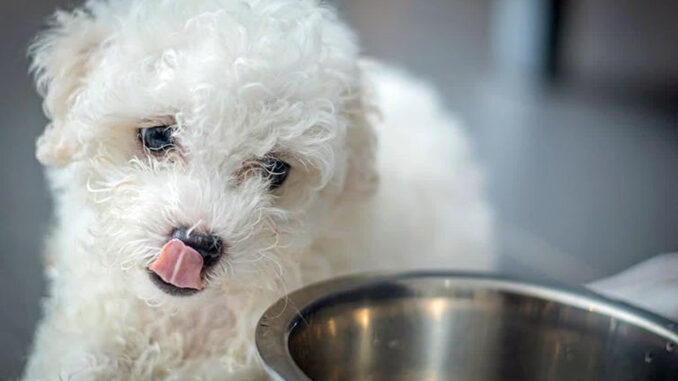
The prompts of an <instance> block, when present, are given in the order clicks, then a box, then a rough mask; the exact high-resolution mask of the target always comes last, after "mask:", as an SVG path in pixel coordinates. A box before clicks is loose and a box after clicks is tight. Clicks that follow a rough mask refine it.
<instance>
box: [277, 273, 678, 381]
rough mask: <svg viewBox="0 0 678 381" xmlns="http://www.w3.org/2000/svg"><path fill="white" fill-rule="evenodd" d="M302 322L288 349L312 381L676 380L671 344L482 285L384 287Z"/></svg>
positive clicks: (317, 306) (337, 299) (338, 301)
mask: <svg viewBox="0 0 678 381" xmlns="http://www.w3.org/2000/svg"><path fill="white" fill-rule="evenodd" d="M575 304H577V303H575ZM302 316H303V319H299V320H297V322H296V323H295V324H294V326H293V328H292V329H291V330H290V332H289V338H288V350H289V353H290V354H291V356H292V358H293V359H294V361H295V363H296V365H297V366H298V367H299V368H300V369H301V370H302V371H303V372H304V373H305V374H306V375H307V376H308V377H309V378H311V379H312V380H460V381H463V380H597V381H602V380H614V381H621V380H673V381H675V380H678V349H674V347H675V344H676V343H675V342H674V341H672V339H671V338H667V337H666V336H665V335H664V336H663V335H661V334H659V333H657V332H653V331H652V330H649V329H646V328H647V327H646V328H642V324H641V325H636V324H634V323H632V322H630V321H629V320H628V319H624V318H623V317H619V316H614V315H610V314H607V313H603V312H600V311H597V307H596V306H595V305H594V304H591V305H590V306H589V307H586V305H583V304H582V303H579V305H572V304H568V303H566V302H564V301H555V300H553V299H552V298H548V297H545V296H544V295H540V296H536V295H529V292H523V291H520V290H518V291H517V290H511V289H502V288H501V287H493V286H491V285H489V286H488V284H485V283H482V282H480V283H477V282H476V283H474V282H470V283H469V282H453V281H452V282H451V281H450V280H449V279H444V278H428V279H410V280H404V281H400V282H385V283H381V284H378V285H373V286H371V287H363V288H358V289H355V290H352V291H350V292H344V293H340V294H338V295H335V296H333V297H331V298H325V299H322V300H320V301H319V302H316V303H314V304H312V305H311V306H309V307H308V308H306V309H305V310H304V311H302ZM635 323H637V322H635Z"/></svg>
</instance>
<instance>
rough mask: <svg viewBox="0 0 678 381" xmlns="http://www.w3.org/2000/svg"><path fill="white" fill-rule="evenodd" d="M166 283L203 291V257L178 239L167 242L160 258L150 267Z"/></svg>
mask: <svg viewBox="0 0 678 381" xmlns="http://www.w3.org/2000/svg"><path fill="white" fill-rule="evenodd" d="M148 269H149V270H151V271H153V272H154V273H156V274H158V276H159V277H160V278H161V279H162V280H164V281H165V282H167V283H169V284H171V285H174V286H177V287H180V288H193V289H196V290H202V288H203V287H204V286H203V284H202V278H201V277H200V271H201V270H202V256H200V253H198V252H197V251H195V250H193V249H192V248H191V247H188V246H186V245H184V243H183V242H181V241H180V240H178V239H173V240H171V241H169V242H167V243H166V244H165V245H164V246H163V247H162V250H160V254H158V258H157V259H156V260H155V261H154V262H153V263H152V264H151V266H149V268H148Z"/></svg>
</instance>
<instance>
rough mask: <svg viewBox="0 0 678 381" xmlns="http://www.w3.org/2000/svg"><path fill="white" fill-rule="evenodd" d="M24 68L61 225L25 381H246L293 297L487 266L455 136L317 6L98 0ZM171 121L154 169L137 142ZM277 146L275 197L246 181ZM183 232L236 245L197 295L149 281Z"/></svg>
mask: <svg viewBox="0 0 678 381" xmlns="http://www.w3.org/2000/svg"><path fill="white" fill-rule="evenodd" d="M31 53H32V57H33V70H34V72H35V75H36V79H37V84H38V88H39V90H40V91H41V93H42V95H43V96H44V98H45V111H46V113H47V115H48V117H49V118H50V119H51V124H50V125H49V126H48V127H47V129H46V131H45V133H44V134H43V136H42V137H41V138H40V139H39V141H38V145H37V155H38V158H39V160H40V161H41V162H42V163H44V164H45V165H47V166H48V171H47V174H48V177H49V179H50V183H51V186H52V189H53V193H54V197H55V204H56V223H55V226H54V229H53V231H52V234H51V236H50V239H49V241H48V248H47V253H46V254H47V255H46V261H47V274H48V277H49V279H50V294H49V297H48V298H47V299H46V301H45V305H44V314H45V316H44V319H43V320H42V322H41V324H40V326H39V329H38V332H37V334H36V339H35V343H34V348H33V352H32V355H31V358H30V360H29V363H28V366H27V368H26V372H25V375H24V378H25V379H27V380H48V379H50V380H51V379H69V380H104V379H106V380H151V379H153V380H158V379H166V380H187V379H205V380H207V379H248V378H256V377H259V376H260V375H261V373H260V370H259V366H258V364H257V361H256V356H255V352H254V348H253V345H252V340H253V327H254V325H255V323H256V321H257V318H258V316H259V314H260V313H261V312H262V310H263V309H264V308H266V306H268V305H269V304H270V303H271V302H272V301H274V300H275V299H276V298H278V297H280V296H281V295H283V294H284V293H285V292H286V291H289V290H290V289H293V288H297V287H299V286H301V285H303V284H305V283H307V282H310V281H314V280H318V279H322V278H326V277H329V276H333V275H336V274H340V273H345V272H349V271H359V270H374V269H399V268H400V269H411V268H415V267H429V268H430V267H434V268H440V267H454V268H462V269H490V268H492V267H493V265H494V258H493V256H492V255H491V247H490V239H489V236H490V215H489V211H488V208H487V206H486V204H485V201H484V199H483V196H482V189H481V179H480V177H479V174H478V171H477V170H476V169H475V167H474V166H473V164H472V162H471V161H470V159H469V152H468V147H467V143H466V139H465V138H464V136H463V135H462V133H461V131H460V130H459V129H458V127H457V126H456V124H455V122H454V121H453V120H451V119H450V118H449V117H448V116H447V115H446V114H445V113H444V112H443V111H442V110H441V107H440V105H439V104H438V102H437V97H436V95H435V94H434V92H433V91H432V90H431V89H430V88H429V87H427V86H426V85H424V84H422V83H420V82H417V81H415V80H412V79H409V78H408V77H407V76H406V75H404V74H402V73H400V72H398V71H395V70H393V69H389V68H387V67H384V66H380V65H379V64H376V63H370V62H367V61H364V60H361V59H360V58H359V51H358V48H357V44H356V42H355V38H354V36H353V35H352V33H351V32H350V31H349V30H348V28H346V27H345V26H344V24H342V23H341V22H340V21H339V20H337V18H336V15H335V13H334V12H333V11H332V10H331V9H329V8H327V7H325V6H322V5H319V4H318V3H317V2H316V1H314V0H191V1H181V0H143V1H142V0H118V1H104V0H91V1H88V2H87V3H86V4H85V5H84V6H83V7H81V8H79V9H76V10H74V11H71V12H58V13H56V15H55V16H54V18H53V25H52V26H51V28H49V29H48V30H47V31H46V32H44V33H43V34H42V35H41V36H40V37H39V38H38V39H37V40H36V43H35V44H34V45H33V47H32V50H31ZM168 119H171V120H173V121H175V122H176V131H175V135H176V141H177V145H178V148H177V150H176V151H175V152H173V153H171V154H170V157H164V158H157V157H154V156H151V155H148V154H147V153H146V152H145V151H144V150H143V149H142V147H141V146H140V143H139V140H138V138H137V130H138V128H139V127H140V126H144V125H149V124H150V125H152V124H153V122H156V124H157V123H162V122H163V121H165V120H168ZM377 136H378V141H379V150H377ZM271 152H275V153H277V154H280V155H282V156H283V157H284V158H285V160H286V161H288V162H289V163H290V164H291V165H292V170H291V172H290V174H289V177H288V179H287V181H286V182H285V184H284V185H283V186H282V187H281V188H280V189H278V190H276V191H275V192H270V191H269V190H268V189H267V185H266V182H265V179H263V178H261V177H260V176H246V177H244V178H239V177H238V173H240V170H241V168H242V166H243V163H245V162H247V161H248V160H252V159H253V158H258V157H262V156H264V155H267V154H269V153H271ZM377 153H378V154H377ZM179 225H187V226H191V227H194V228H195V229H200V230H204V231H209V232H212V233H214V234H217V235H219V236H220V237H222V238H223V239H224V240H225V241H226V242H227V244H228V246H229V249H228V253H227V255H226V256H225V257H224V258H222V260H221V261H220V262H219V264H218V265H217V266H216V267H215V268H214V269H213V271H210V272H209V275H208V279H206V285H207V286H206V288H205V290H203V291H201V292H200V293H198V294H196V295H193V296H190V297H177V296H171V295H167V294H165V293H163V292H162V291H160V290H159V289H158V288H157V287H156V286H155V285H154V284H153V283H152V282H151V281H150V280H149V278H148V274H147V270H146V268H147V266H148V265H149V263H150V262H151V261H152V260H153V259H154V257H155V256H156V255H157V253H158V251H159V250H160V248H161V247H162V245H163V244H164V243H165V242H166V241H167V240H168V235H169V233H170V232H171V230H172V228H173V227H176V226H179Z"/></svg>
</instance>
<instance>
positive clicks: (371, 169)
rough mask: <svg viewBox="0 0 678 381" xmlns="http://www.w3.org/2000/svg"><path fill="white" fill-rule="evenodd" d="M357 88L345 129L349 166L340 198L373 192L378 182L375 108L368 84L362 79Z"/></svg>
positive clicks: (376, 113)
mask: <svg viewBox="0 0 678 381" xmlns="http://www.w3.org/2000/svg"><path fill="white" fill-rule="evenodd" d="M360 82H361V83H360V85H359V86H358V88H357V89H356V91H357V94H359V97H357V99H355V100H354V101H353V102H352V104H351V105H350V106H349V126H348V131H347V146H348V151H349V152H348V154H349V157H348V169H347V173H346V178H345V182H344V189H343V194H342V197H344V198H355V197H365V196H370V195H372V194H373V193H374V192H375V191H376V189H377V186H378V184H379V176H378V173H377V143H378V142H377V134H376V131H375V130H374V122H375V121H376V119H377V118H378V110H377V108H376V106H375V105H374V104H373V102H372V96H371V90H370V89H371V87H370V86H369V84H368V83H366V82H365V81H364V79H362V80H361V81H360Z"/></svg>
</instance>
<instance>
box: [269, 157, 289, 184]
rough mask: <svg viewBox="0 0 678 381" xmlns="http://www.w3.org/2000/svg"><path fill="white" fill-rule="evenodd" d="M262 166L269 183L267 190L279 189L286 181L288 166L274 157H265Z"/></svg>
mask: <svg viewBox="0 0 678 381" xmlns="http://www.w3.org/2000/svg"><path fill="white" fill-rule="evenodd" d="M262 166H263V167H264V170H265V171H266V177H267V178H268V181H269V186H268V189H270V190H274V189H276V188H279V187H280V186H281V185H283V183H284V182H285V179H287V173H288V172H289V171H290V165H289V164H287V163H285V162H284V161H282V160H280V159H278V158H276V157H271V156H269V157H266V158H264V159H263V160H262Z"/></svg>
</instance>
